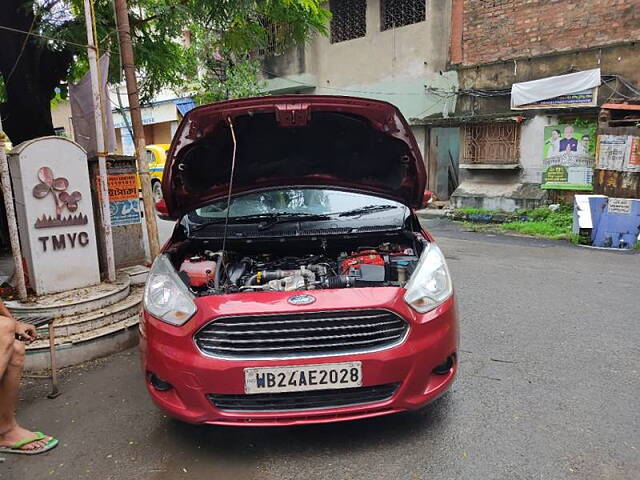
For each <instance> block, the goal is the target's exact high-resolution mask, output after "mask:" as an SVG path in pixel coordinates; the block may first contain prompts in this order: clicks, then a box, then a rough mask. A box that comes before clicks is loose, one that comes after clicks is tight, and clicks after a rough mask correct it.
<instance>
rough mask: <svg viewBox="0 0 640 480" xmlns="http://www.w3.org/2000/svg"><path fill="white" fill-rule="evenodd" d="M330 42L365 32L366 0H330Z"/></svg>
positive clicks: (355, 36) (343, 39) (357, 36)
mask: <svg viewBox="0 0 640 480" xmlns="http://www.w3.org/2000/svg"><path fill="white" fill-rule="evenodd" d="M329 8H330V10H331V14H332V17H331V43H338V42H344V41H346V40H351V39H354V38H359V37H364V36H365V35H366V34H367V0H331V1H330V2H329Z"/></svg>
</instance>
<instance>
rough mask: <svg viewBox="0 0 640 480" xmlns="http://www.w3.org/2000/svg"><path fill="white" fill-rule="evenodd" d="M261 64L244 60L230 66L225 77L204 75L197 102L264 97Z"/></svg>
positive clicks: (226, 69)
mask: <svg viewBox="0 0 640 480" xmlns="http://www.w3.org/2000/svg"><path fill="white" fill-rule="evenodd" d="M259 74H260V63H259V62H258V61H257V60H244V61H242V62H241V63H236V64H234V65H228V66H227V67H226V68H225V70H224V75H223V76H222V75H221V76H218V75H216V74H215V73H214V74H208V75H207V74H204V75H202V76H201V80H200V82H199V85H198V87H197V90H196V94H195V100H196V102H197V103H199V104H205V103H211V102H217V101H220V100H227V99H233V98H243V97H257V96H260V95H264V88H265V85H266V84H265V82H264V81H262V80H260V76H259Z"/></svg>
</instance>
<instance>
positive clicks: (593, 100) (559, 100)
mask: <svg viewBox="0 0 640 480" xmlns="http://www.w3.org/2000/svg"><path fill="white" fill-rule="evenodd" d="M600 84H601V78H600V69H599V68H594V69H592V70H585V71H582V72H573V73H568V74H566V75H558V76H555V77H547V78H540V79H538V80H531V81H528V82H520V83H514V84H513V85H512V86H511V109H512V110H527V109H535V108H575V107H593V106H596V105H597V100H598V87H599V86H600Z"/></svg>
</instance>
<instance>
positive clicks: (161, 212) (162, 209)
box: [156, 199, 171, 220]
mask: <svg viewBox="0 0 640 480" xmlns="http://www.w3.org/2000/svg"><path fill="white" fill-rule="evenodd" d="M156 212H157V213H158V217H160V219H162V220H171V217H170V216H169V209H168V208H167V203H166V202H165V201H164V199H162V200H160V201H159V202H156Z"/></svg>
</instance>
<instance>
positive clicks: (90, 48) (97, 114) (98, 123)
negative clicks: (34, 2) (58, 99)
mask: <svg viewBox="0 0 640 480" xmlns="http://www.w3.org/2000/svg"><path fill="white" fill-rule="evenodd" d="M84 19H85V23H86V25H87V56H88V57H89V75H90V77H91V94H92V99H93V115H94V117H93V118H94V124H95V129H96V150H97V156H98V172H99V175H100V209H101V213H102V215H101V216H102V226H103V230H104V245H105V250H106V255H107V258H106V260H107V281H109V282H115V280H116V265H115V257H114V255H113V235H112V231H111V208H110V206H109V184H108V180H107V161H106V158H105V157H106V152H105V144H104V129H103V126H102V117H103V115H102V100H101V94H100V90H101V88H100V87H101V84H100V78H99V73H98V53H97V51H98V47H97V41H96V35H95V31H94V25H95V19H94V16H93V5H92V0H84Z"/></svg>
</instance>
